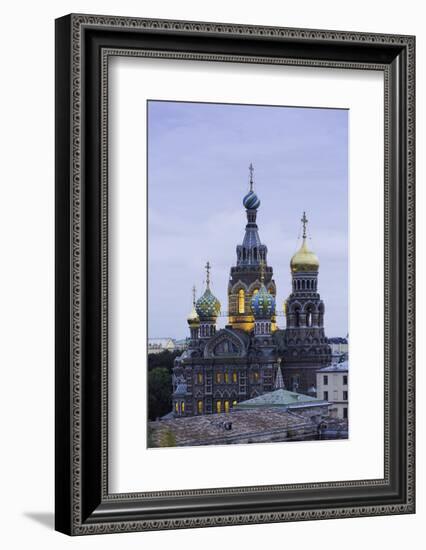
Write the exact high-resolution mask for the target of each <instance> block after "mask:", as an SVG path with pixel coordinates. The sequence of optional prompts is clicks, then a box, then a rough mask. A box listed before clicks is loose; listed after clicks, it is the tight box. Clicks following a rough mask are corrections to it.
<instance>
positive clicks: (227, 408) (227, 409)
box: [225, 400, 229, 413]
mask: <svg viewBox="0 0 426 550" xmlns="http://www.w3.org/2000/svg"><path fill="white" fill-rule="evenodd" d="M225 412H226V413H229V401H228V400H226V401H225Z"/></svg>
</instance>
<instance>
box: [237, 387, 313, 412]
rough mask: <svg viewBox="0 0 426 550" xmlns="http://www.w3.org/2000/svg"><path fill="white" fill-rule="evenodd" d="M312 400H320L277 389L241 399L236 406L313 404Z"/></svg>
mask: <svg viewBox="0 0 426 550" xmlns="http://www.w3.org/2000/svg"><path fill="white" fill-rule="evenodd" d="M314 402H315V403H318V404H319V403H320V402H322V401H321V400H320V399H317V398H316V397H311V396H309V395H303V394H301V393H295V392H292V391H288V390H283V389H279V390H275V391H272V392H268V393H264V394H263V395H259V396H258V397H253V398H252V399H247V401H241V403H238V405H237V406H236V408H237V409H243V408H255V407H288V406H292V405H302V404H303V403H312V404H313V403H314Z"/></svg>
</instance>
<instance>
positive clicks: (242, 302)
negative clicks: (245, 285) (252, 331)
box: [238, 288, 246, 313]
mask: <svg viewBox="0 0 426 550" xmlns="http://www.w3.org/2000/svg"><path fill="white" fill-rule="evenodd" d="M245 301H246V297H245V294H244V290H243V289H242V288H241V289H240V290H239V291H238V313H244V312H245V309H246V306H245Z"/></svg>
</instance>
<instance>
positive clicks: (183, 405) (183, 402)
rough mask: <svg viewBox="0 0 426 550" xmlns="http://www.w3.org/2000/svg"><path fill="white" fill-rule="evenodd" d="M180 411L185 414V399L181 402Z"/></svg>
mask: <svg viewBox="0 0 426 550" xmlns="http://www.w3.org/2000/svg"><path fill="white" fill-rule="evenodd" d="M180 411H181V413H182V414H183V413H184V412H185V401H182V402H181V404H180Z"/></svg>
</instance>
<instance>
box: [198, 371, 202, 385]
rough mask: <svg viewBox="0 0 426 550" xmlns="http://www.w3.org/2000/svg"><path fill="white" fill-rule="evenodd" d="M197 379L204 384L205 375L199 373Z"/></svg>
mask: <svg viewBox="0 0 426 550" xmlns="http://www.w3.org/2000/svg"><path fill="white" fill-rule="evenodd" d="M197 380H198V383H199V384H202V383H203V375H202V374H201V372H199V373H198V375H197Z"/></svg>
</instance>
